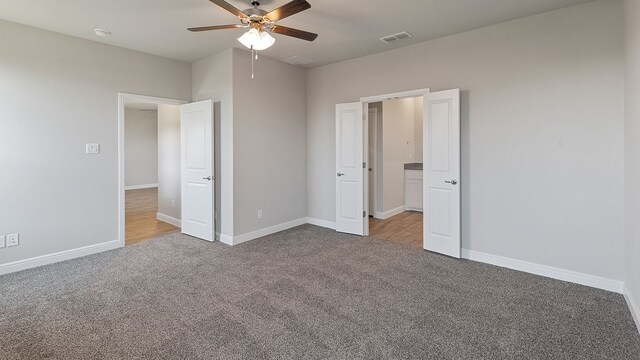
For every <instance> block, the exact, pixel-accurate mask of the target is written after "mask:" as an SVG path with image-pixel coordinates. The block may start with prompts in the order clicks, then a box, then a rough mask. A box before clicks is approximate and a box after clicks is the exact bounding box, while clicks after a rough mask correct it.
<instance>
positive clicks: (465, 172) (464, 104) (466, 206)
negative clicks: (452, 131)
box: [460, 91, 471, 249]
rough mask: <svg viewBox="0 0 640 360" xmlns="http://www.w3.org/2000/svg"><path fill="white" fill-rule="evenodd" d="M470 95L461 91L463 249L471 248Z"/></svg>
mask: <svg viewBox="0 0 640 360" xmlns="http://www.w3.org/2000/svg"><path fill="white" fill-rule="evenodd" d="M469 102H470V94H469V91H460V153H461V154H460V156H461V159H460V162H461V163H460V177H461V178H462V179H463V181H461V182H460V186H462V188H461V189H460V192H461V194H460V199H461V202H462V214H461V215H462V229H461V230H462V248H463V249H469V248H470V247H471V238H470V235H469V234H471V207H470V205H471V194H470V190H471V167H470V165H469V162H470V159H471V135H470V134H471V132H470V131H469V130H470V115H469V114H470V111H469V109H470V104H469Z"/></svg>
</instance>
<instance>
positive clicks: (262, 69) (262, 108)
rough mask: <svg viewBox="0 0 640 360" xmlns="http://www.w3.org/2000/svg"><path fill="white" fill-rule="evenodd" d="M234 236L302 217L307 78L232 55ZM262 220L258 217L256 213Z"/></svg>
mask: <svg viewBox="0 0 640 360" xmlns="http://www.w3.org/2000/svg"><path fill="white" fill-rule="evenodd" d="M233 64H234V65H233V104H234V105H233V140H234V142H233V170H234V173H233V181H234V185H233V189H234V234H235V235H242V234H246V233H250V232H252V231H255V230H259V229H263V228H267V227H270V226H273V225H278V224H282V223H285V222H289V221H293V220H297V219H301V218H305V217H306V164H305V160H306V121H305V118H306V101H307V97H306V74H305V70H304V69H300V68H298V67H295V66H291V65H289V64H285V63H283V62H280V61H276V60H272V59H269V58H267V57H264V56H261V57H260V59H259V60H258V61H257V62H256V63H255V79H251V54H250V53H249V52H246V51H242V50H237V49H234V53H233ZM260 209H261V210H262V211H263V218H262V219H261V220H259V219H258V218H257V211H258V210H260Z"/></svg>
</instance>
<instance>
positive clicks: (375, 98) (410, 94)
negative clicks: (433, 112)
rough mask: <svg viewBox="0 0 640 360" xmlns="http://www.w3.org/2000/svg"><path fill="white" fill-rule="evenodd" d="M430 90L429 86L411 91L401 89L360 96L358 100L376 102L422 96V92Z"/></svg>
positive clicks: (426, 92)
mask: <svg viewBox="0 0 640 360" xmlns="http://www.w3.org/2000/svg"><path fill="white" fill-rule="evenodd" d="M430 92H431V89H429V88H426V89H418V90H411V91H402V92H397V93H391V94H384V95H376V96H367V97H361V98H360V102H362V103H372V102H378V101H384V100H393V99H402V98H411V97H418V96H424V94H428V93H430Z"/></svg>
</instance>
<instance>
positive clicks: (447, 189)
mask: <svg viewBox="0 0 640 360" xmlns="http://www.w3.org/2000/svg"><path fill="white" fill-rule="evenodd" d="M424 118H425V120H426V122H425V126H424V144H425V146H424V191H423V194H424V195H423V196H424V249H425V250H429V251H434V252H437V253H441V254H444V255H448V256H452V257H455V258H460V252H461V237H460V225H461V221H460V184H459V181H460V90H459V89H454V90H446V91H438V92H432V93H429V94H426V95H425V96H424Z"/></svg>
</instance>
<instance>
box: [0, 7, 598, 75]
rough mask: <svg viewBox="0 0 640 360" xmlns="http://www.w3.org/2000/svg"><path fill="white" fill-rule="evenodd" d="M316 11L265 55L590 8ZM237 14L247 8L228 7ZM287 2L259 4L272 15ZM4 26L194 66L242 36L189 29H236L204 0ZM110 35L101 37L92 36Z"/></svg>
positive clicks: (350, 54) (321, 59) (357, 52)
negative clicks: (301, 35) (304, 35)
mask: <svg viewBox="0 0 640 360" xmlns="http://www.w3.org/2000/svg"><path fill="white" fill-rule="evenodd" d="M308 1H309V3H311V9H309V10H306V11H303V12H301V13H299V14H296V15H293V16H291V17H289V18H286V19H283V20H281V21H280V22H279V23H280V24H282V25H284V26H289V27H294V28H299V29H302V30H307V31H311V32H316V33H318V34H319V35H320V36H319V37H318V39H317V40H316V41H315V42H313V43H309V42H306V41H303V40H298V39H294V38H288V37H285V36H282V35H277V34H276V35H274V36H275V38H276V44H275V45H274V46H273V47H271V48H270V49H267V50H266V51H264V54H265V55H267V56H269V57H272V58H276V59H284V58H287V57H290V56H294V55H300V56H304V57H307V58H310V59H313V60H314V61H315V63H313V64H311V66H317V65H323V64H328V63H332V62H337V61H342V60H346V59H351V58H355V57H359V56H363V55H368V54H373V53H376V52H381V51H386V50H390V49H393V48H396V47H400V46H406V45H409V44H413V43H418V42H422V41H426V40H430V39H434V38H438V37H442V36H446V35H451V34H456V33H460V32H464V31H468V30H473V29H477V28H480V27H484V26H488V25H493V24H498V23H501V22H505V21H508V20H513V19H517V18H521V17H525V16H530V15H534V14H538V13H542V12H545V11H550V10H554V9H559V8H562V7H567V6H571V5H576V4H579V3H585V2H588V1H590V0H397V1H389V0H367V1H365V0H308ZM228 2H229V3H230V4H232V5H234V6H236V7H237V8H240V9H245V8H248V7H250V6H249V3H250V0H228ZM286 2H288V0H262V1H261V3H262V5H261V8H263V9H265V10H267V11H268V10H271V9H274V8H276V7H278V6H281V5H282V4H285V3H286ZM0 18H1V19H5V20H9V21H13V22H17V23H22V24H26V25H30V26H35V27H39V28H43V29H47V30H51V31H56V32H60V33H63V34H68V35H72V36H76V37H80V38H85V39H89V40H94V41H98V42H102V43H105V44H111V45H116V46H120V47H124V48H129V49H134V50H138V51H142V52H146V53H150V54H155V55H160V56H164V57H168V58H173V59H179V60H183V61H187V62H193V61H196V60H199V59H202V58H205V57H207V56H209V55H213V54H215V53H218V52H220V51H222V50H224V49H227V48H230V47H242V45H240V44H239V43H238V42H237V41H236V38H238V37H239V36H240V35H241V34H242V33H243V30H242V29H233V30H219V31H210V32H206V33H191V32H189V31H187V30H186V28H187V27H194V26H205V25H222V24H234V23H236V21H237V19H236V18H235V17H234V16H233V15H231V14H230V13H228V12H226V11H225V10H223V9H221V8H219V7H218V6H216V5H214V4H212V3H210V2H209V1H207V0H56V1H52V0H0ZM94 28H102V29H107V30H109V31H111V32H112V33H113V35H111V36H109V37H107V38H100V37H97V36H96V35H95V34H94V32H93V29H94ZM404 30H406V31H408V32H410V33H411V34H413V35H414V37H413V38H411V39H408V40H403V41H398V42H397V43H394V44H385V43H383V42H382V41H380V40H379V38H380V37H383V36H386V35H390V34H394V33H397V32H400V31H404Z"/></svg>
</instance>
